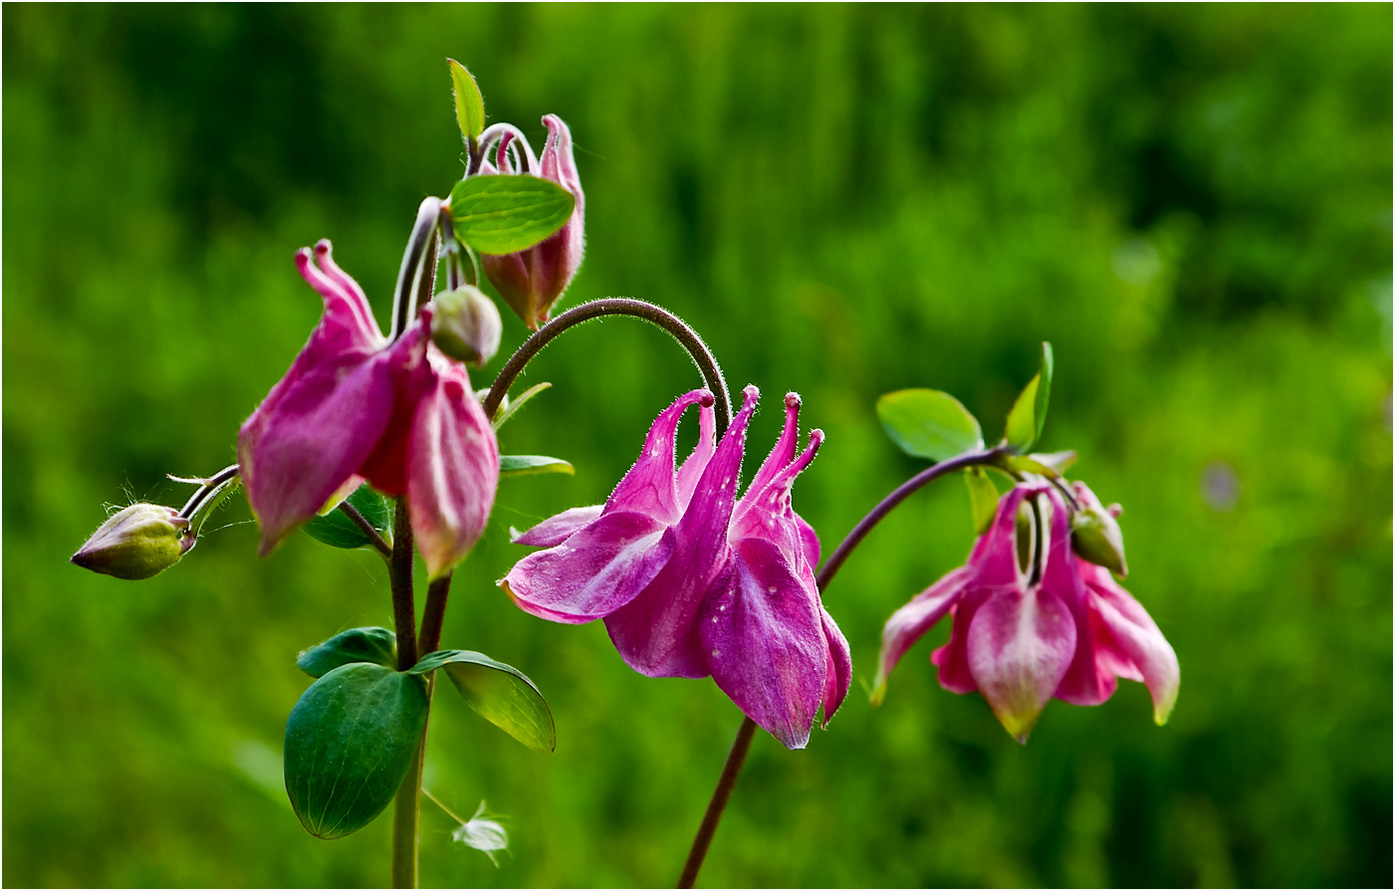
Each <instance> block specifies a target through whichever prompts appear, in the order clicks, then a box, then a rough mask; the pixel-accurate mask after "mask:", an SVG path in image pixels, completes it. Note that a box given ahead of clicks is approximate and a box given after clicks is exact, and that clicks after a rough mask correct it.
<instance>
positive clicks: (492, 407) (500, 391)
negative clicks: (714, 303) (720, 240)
mask: <svg viewBox="0 0 1395 891" xmlns="http://www.w3.org/2000/svg"><path fill="white" fill-rule="evenodd" d="M602 316H633V317H635V318H637V319H643V320H644V321H646V322H649V323H650V324H652V325H657V326H658V327H660V328H662V329H663V330H664V331H666V332H668V333H669V334H670V335H672V336H673V339H674V340H676V341H678V343H679V344H680V345H681V346H682V347H683V349H685V350H687V352H688V355H689V356H691V357H692V360H693V362H694V364H696V365H697V367H698V371H700V372H701V373H702V379H703V380H704V381H705V382H706V383H707V388H708V389H709V390H711V391H712V394H713V395H714V396H715V397H716V400H717V401H716V406H715V410H716V421H717V430H716V433H717V437H718V438H721V436H722V434H723V433H725V432H726V429H727V426H728V425H729V424H730V423H731V394H730V393H728V392H727V382H726V380H725V379H723V377H722V369H721V368H720V367H719V366H718V365H717V360H716V359H715V358H713V356H712V351H711V350H709V349H708V348H707V344H705V343H703V342H702V338H701V337H698V334H697V332H696V331H694V330H693V329H692V328H690V327H688V324H687V323H686V322H684V321H683V320H682V319H680V318H678V316H676V315H674V314H673V313H671V312H669V311H668V310H666V309H664V308H663V307H661V306H655V305H654V304H652V303H647V302H645V301H643V300H635V299H632V298H630V297H606V298H604V299H601V300H592V301H591V302H589V303H583V304H581V305H580V306H574V307H572V308H571V309H569V310H567V311H566V312H564V313H562V314H561V315H560V316H557V317H556V318H554V319H553V320H552V321H550V322H548V323H547V324H546V325H543V326H542V327H541V328H539V329H538V330H537V331H535V332H533V336H532V337H529V338H528V339H527V340H525V341H523V344H522V345H521V346H519V348H518V349H517V350H515V351H514V354H513V355H512V356H510V357H509V361H508V362H505V363H504V367H503V368H502V369H500V371H499V376H498V377H496V378H495V379H494V383H493V384H492V385H491V386H490V388H489V395H488V396H487V397H486V398H485V400H484V414H485V417H488V418H493V417H494V416H495V415H496V414H497V413H498V412H499V406H500V405H502V404H503V401H504V396H505V394H507V393H508V391H509V387H511V386H513V382H514V381H515V380H517V379H518V376H519V375H520V374H522V373H523V368H524V367H525V366H526V365H527V364H528V363H529V362H530V361H531V360H532V358H533V357H534V356H536V355H537V354H538V353H539V352H541V351H542V348H543V347H545V346H547V345H548V344H549V343H551V342H552V341H553V339H555V338H556V337H557V336H558V335H560V334H561V333H562V332H563V331H566V330H567V329H569V328H572V327H575V326H576V325H580V324H581V323H582V322H587V321H590V320H591V319H599V318H601V317H602Z"/></svg>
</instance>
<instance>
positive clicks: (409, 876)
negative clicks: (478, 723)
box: [388, 495, 432, 888]
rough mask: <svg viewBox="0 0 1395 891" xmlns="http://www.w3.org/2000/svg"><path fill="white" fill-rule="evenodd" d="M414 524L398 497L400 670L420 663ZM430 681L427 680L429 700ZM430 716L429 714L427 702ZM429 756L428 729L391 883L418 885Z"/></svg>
mask: <svg viewBox="0 0 1395 891" xmlns="http://www.w3.org/2000/svg"><path fill="white" fill-rule="evenodd" d="M412 548H413V542H412V524H411V522H410V521H409V519H408V517H407V496H405V495H402V496H400V497H399V498H398V499H397V505H396V510H395V512H394V514H393V523H392V554H391V555H390V556H389V557H388V578H389V583H390V585H391V587H392V622H393V626H394V630H395V631H396V633H397V670H398V671H406V670H407V669H409V668H411V667H412V666H413V665H416V664H417V642H416V624H417V614H416V603H415V598H414V596H413V593H412V560H413V556H414V555H413V553H412ZM431 687H432V685H431V683H430V682H429V681H428V682H427V687H426V692H427V697H428V699H427V702H428V703H429V702H430V694H431ZM427 715H428V719H429V716H430V711H429V705H428V712H427ZM425 755H426V730H425V729H424V728H423V730H422V734H421V742H419V743H418V744H417V751H416V753H415V754H414V755H413V756H412V764H411V766H410V767H409V768H408V769H407V775H406V776H405V777H404V778H403V779H402V785H401V786H399V787H397V797H396V799H395V800H394V802H393V815H392V886H393V887H394V888H415V887H416V886H417V840H418V837H419V835H420V833H419V827H420V824H421V772H422V764H423V761H424V758H425Z"/></svg>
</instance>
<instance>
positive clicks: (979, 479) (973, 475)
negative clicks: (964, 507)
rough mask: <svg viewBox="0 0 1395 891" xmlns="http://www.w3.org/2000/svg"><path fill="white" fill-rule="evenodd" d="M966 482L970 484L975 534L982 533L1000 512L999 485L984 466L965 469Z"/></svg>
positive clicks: (970, 505) (970, 503) (970, 500)
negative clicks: (990, 477) (995, 483)
mask: <svg viewBox="0 0 1395 891" xmlns="http://www.w3.org/2000/svg"><path fill="white" fill-rule="evenodd" d="M964 482H965V483H967V484H968V486H969V508H970V510H972V512H973V516H974V534H975V535H982V534H983V533H985V532H987V531H988V527H990V526H992V525H993V517H994V516H995V515H996V514H997V513H998V487H997V486H995V485H993V480H991V479H989V478H988V474H986V473H984V472H983V468H982V467H969V468H967V469H965V471H964Z"/></svg>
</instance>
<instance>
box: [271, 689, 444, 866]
mask: <svg viewBox="0 0 1395 891" xmlns="http://www.w3.org/2000/svg"><path fill="white" fill-rule="evenodd" d="M429 707H430V706H429V702H428V700H427V697H426V685H425V684H424V683H423V682H422V679H421V678H419V677H416V676H414V675H410V674H406V673H405V672H399V671H393V670H392V669H389V668H384V667H383V666H381V665H374V664H372V663H369V662H355V663H353V664H351V665H341V666H339V667H338V668H336V669H334V670H333V671H331V672H329V673H328V674H326V675H325V676H324V677H322V678H320V679H319V680H317V681H315V683H313V684H311V685H310V688H309V689H308V690H306V691H305V693H304V694H303V695H302V696H301V697H300V701H299V702H297V703H296V704H295V708H293V709H292V710H291V715H290V717H289V718H288V719H287V720H286V745H285V773H286V793H287V794H288V795H289V796H290V799H291V807H292V808H293V809H294V810H295V815H296V816H297V817H298V818H300V822H301V825H302V826H304V827H305V829H306V831H307V832H309V833H310V834H311V835H314V836H317V837H319V838H324V839H331V838H342V837H343V836H346V835H348V834H349V833H351V832H357V831H358V830H360V829H362V828H363V827H364V826H367V825H368V824H369V823H371V822H372V821H373V819H374V818H375V817H377V816H378V814H380V813H382V812H383V809H384V808H386V807H387V806H388V804H389V803H391V801H392V799H393V796H395V795H396V794H397V787H398V786H400V785H402V779H403V778H404V777H405V776H406V775H407V769H408V768H409V767H410V766H411V763H412V755H413V753H414V752H415V751H416V748H417V746H418V745H419V744H420V743H421V735H422V733H423V731H424V730H425V729H426V715H427V711H428V709H429Z"/></svg>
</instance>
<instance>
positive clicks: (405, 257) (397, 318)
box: [388, 198, 441, 340]
mask: <svg viewBox="0 0 1395 891" xmlns="http://www.w3.org/2000/svg"><path fill="white" fill-rule="evenodd" d="M440 219H441V199H440V198H427V199H426V200H424V201H422V202H421V207H419V208H418V209H417V221H416V223H415V224H413V226H412V237H411V238H410V239H408V241H407V250H406V251H405V252H403V254H402V267H401V268H400V269H398V271H397V287H396V288H395V289H394V290H393V296H392V333H391V334H389V335H388V339H389V340H396V339H397V338H399V337H401V336H402V332H403V331H406V330H407V326H408V325H410V324H411V323H412V319H414V318H416V303H417V291H418V289H419V283H420V281H421V278H422V276H423V275H424V274H425V273H424V271H423V266H424V264H423V262H422V260H423V259H424V258H425V256H426V254H427V252H428V247H429V248H430V252H431V253H432V254H433V257H432V260H433V262H432V264H431V272H430V282H431V284H429V285H428V286H427V293H428V294H430V288H431V287H433V286H434V283H435V280H436V264H435V262H434V259H435V258H434V254H435V243H434V242H435V234H436V226H437V224H438V223H439V222H440Z"/></svg>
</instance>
